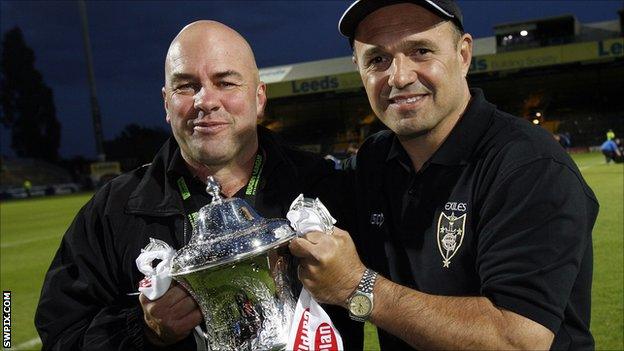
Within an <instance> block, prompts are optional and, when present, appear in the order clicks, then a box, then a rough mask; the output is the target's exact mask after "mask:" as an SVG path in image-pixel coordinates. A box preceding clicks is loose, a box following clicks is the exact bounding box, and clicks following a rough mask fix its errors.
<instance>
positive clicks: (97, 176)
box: [91, 161, 121, 183]
mask: <svg viewBox="0 0 624 351" xmlns="http://www.w3.org/2000/svg"><path fill="white" fill-rule="evenodd" d="M119 174H121V165H120V164H119V162H116V161H113V162H93V163H92V164H91V179H93V181H94V182H96V183H97V182H99V181H100V180H101V179H103V178H112V177H114V176H117V175H119Z"/></svg>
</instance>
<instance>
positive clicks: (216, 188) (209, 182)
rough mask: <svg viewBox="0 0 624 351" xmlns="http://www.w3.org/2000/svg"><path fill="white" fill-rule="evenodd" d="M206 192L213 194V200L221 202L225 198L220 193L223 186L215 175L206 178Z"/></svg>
mask: <svg viewBox="0 0 624 351" xmlns="http://www.w3.org/2000/svg"><path fill="white" fill-rule="evenodd" d="M206 192H207V193H208V194H210V195H211V196H212V202H216V203H219V202H221V201H222V200H223V199H222V198H221V194H220V192H221V186H220V185H219V182H217V180H216V179H214V177H213V176H208V178H207V179H206Z"/></svg>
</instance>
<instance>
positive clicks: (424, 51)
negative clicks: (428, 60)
mask: <svg viewBox="0 0 624 351" xmlns="http://www.w3.org/2000/svg"><path fill="white" fill-rule="evenodd" d="M430 52H431V50H429V49H417V50H416V53H417V54H418V55H421V56H422V55H427V54H428V53H430Z"/></svg>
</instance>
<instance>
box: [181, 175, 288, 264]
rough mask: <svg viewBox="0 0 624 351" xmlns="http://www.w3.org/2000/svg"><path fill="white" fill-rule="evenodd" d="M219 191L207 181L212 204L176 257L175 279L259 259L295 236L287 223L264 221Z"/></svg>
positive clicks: (242, 202)
mask: <svg viewBox="0 0 624 351" xmlns="http://www.w3.org/2000/svg"><path fill="white" fill-rule="evenodd" d="M220 190H221V189H220V186H219V184H218V183H217V181H216V180H215V179H214V178H213V177H208V180H207V187H206V191H207V192H208V193H209V194H210V195H212V202H211V203H209V204H208V205H206V206H204V207H202V208H201V209H200V210H199V212H198V216H197V219H196V221H195V226H194V228H193V235H192V236H191V240H190V241H189V243H188V244H187V245H185V246H184V247H182V248H181V249H180V250H178V252H177V253H176V255H175V256H174V258H173V261H172V267H171V274H172V275H173V276H176V275H183V274H188V273H192V272H195V271H199V270H202V269H206V268H212V267H217V266H221V265H225V264H229V263H233V262H236V261H239V260H242V259H244V258H247V257H250V256H256V255H259V254H262V253H264V252H266V251H268V250H270V249H272V248H275V247H277V246H280V245H281V244H283V243H286V242H287V241H289V240H290V239H292V238H293V237H294V236H295V232H294V231H293V230H292V228H291V227H290V226H289V224H288V222H287V221H286V220H283V219H266V218H263V217H261V216H260V215H259V214H258V213H257V212H256V211H255V210H254V209H253V208H252V207H251V206H250V205H249V204H248V203H247V202H246V201H245V200H243V199H240V198H236V197H233V198H227V199H223V198H222V197H221V195H220V193H219V192H220Z"/></svg>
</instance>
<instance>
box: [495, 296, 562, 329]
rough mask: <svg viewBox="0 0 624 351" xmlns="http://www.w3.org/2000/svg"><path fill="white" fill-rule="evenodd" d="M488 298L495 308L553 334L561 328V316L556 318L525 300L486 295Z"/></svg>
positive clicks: (554, 315)
mask: <svg viewBox="0 0 624 351" xmlns="http://www.w3.org/2000/svg"><path fill="white" fill-rule="evenodd" d="M488 298H489V299H490V300H491V301H492V303H494V305H496V306H497V307H500V308H503V309H505V310H508V311H511V312H514V313H516V314H519V315H521V316H523V317H526V318H528V319H530V320H532V321H534V322H537V323H539V324H541V325H543V326H544V327H546V328H548V329H549V330H550V331H552V332H553V333H555V334H556V333H557V331H559V328H560V327H561V322H562V320H563V317H562V316H557V315H556V314H553V313H551V312H548V311H546V310H545V309H543V308H540V307H539V306H537V305H536V304H534V303H531V302H529V301H526V300H525V299H520V298H517V297H513V296H508V295H502V294H497V293H495V294H488Z"/></svg>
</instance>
